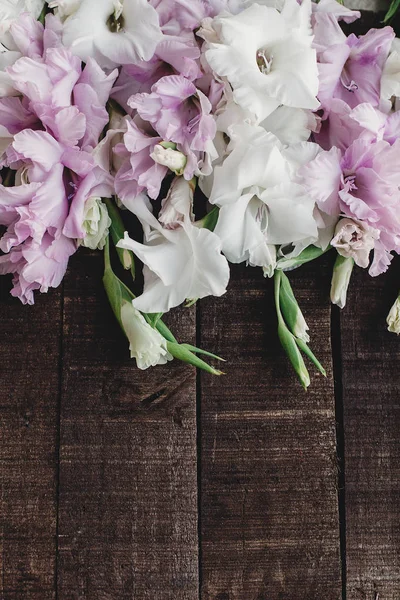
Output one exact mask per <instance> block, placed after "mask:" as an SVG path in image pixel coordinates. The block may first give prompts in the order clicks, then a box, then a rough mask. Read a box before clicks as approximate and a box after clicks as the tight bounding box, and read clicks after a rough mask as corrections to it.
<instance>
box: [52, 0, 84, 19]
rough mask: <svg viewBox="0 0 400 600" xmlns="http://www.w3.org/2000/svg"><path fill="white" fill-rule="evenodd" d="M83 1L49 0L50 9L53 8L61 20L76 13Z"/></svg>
mask: <svg viewBox="0 0 400 600" xmlns="http://www.w3.org/2000/svg"><path fill="white" fill-rule="evenodd" d="M81 2H82V0H47V4H48V5H49V8H52V9H53V10H54V11H55V13H56V15H57V16H58V17H59V18H60V19H62V20H63V19H66V18H67V17H69V16H70V15H73V14H74V12H76V11H77V10H78V8H79V6H80V4H81Z"/></svg>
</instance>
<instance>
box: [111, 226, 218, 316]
mask: <svg viewBox="0 0 400 600" xmlns="http://www.w3.org/2000/svg"><path fill="white" fill-rule="evenodd" d="M118 246H119V247H121V248H127V249H129V250H132V251H133V252H134V253H135V254H136V255H137V256H138V258H139V259H140V260H141V261H142V262H143V263H144V265H145V267H144V269H143V274H144V280H145V282H144V291H143V294H142V295H141V296H138V298H136V299H135V300H134V301H133V303H134V306H135V307H136V308H137V309H138V310H141V311H142V312H168V310H169V309H170V308H173V307H174V306H178V305H179V304H181V303H182V302H184V301H185V299H187V298H204V297H205V296H209V295H213V296H221V295H222V294H224V293H225V291H226V286H227V285H228V280H229V267H228V263H227V261H226V259H225V257H224V256H223V255H222V254H221V241H220V239H219V238H218V237H217V236H216V235H215V234H214V233H212V232H211V231H208V230H206V229H198V228H197V227H195V226H194V225H192V224H191V223H189V222H186V223H185V224H183V225H182V226H181V227H179V228H178V229H175V230H169V231H168V230H163V231H155V232H154V233H153V235H152V237H151V242H150V243H148V244H147V245H144V244H140V243H138V242H136V241H134V240H131V239H130V238H129V237H128V236H127V234H126V236H125V239H124V240H123V241H121V242H119V244H118Z"/></svg>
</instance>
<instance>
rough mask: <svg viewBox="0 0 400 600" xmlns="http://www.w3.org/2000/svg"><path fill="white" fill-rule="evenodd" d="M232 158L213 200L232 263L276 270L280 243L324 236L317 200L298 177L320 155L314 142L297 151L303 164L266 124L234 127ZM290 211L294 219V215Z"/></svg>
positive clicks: (217, 176) (217, 178) (219, 174)
mask: <svg viewBox="0 0 400 600" xmlns="http://www.w3.org/2000/svg"><path fill="white" fill-rule="evenodd" d="M231 134H232V136H233V137H232V140H231V143H230V145H229V147H228V150H230V151H231V152H230V154H229V156H228V157H227V158H226V159H225V161H224V162H223V163H222V165H220V166H216V167H215V171H214V180H213V185H212V190H211V195H210V202H211V203H212V204H216V205H218V206H219V207H220V212H219V217H218V222H217V225H216V228H215V233H216V234H217V235H218V237H220V239H221V241H222V250H223V252H224V254H225V256H226V257H227V258H228V260H229V261H231V262H234V263H240V262H243V261H248V262H249V264H250V265H252V266H260V267H263V269H264V272H265V273H266V274H268V275H271V274H272V273H273V270H274V268H275V261H276V252H275V248H274V246H275V245H281V244H294V245H295V244H296V243H302V242H303V243H304V241H305V240H307V245H309V244H310V243H314V242H316V241H317V240H318V227H317V222H316V219H315V216H314V204H315V203H314V202H313V201H312V200H310V198H309V196H308V195H307V193H306V191H305V190H304V188H303V186H301V185H299V184H297V183H294V182H293V181H292V178H293V175H294V173H295V171H296V170H297V168H298V166H299V165H300V164H301V160H302V154H304V156H305V159H306V160H310V158H311V157H313V156H315V151H316V150H315V145H314V144H307V143H304V144H299V145H298V146H296V149H293V151H292V152H293V155H294V156H296V159H297V161H298V164H295V163H294V161H293V160H292V159H291V157H290V156H286V155H285V150H284V148H283V147H282V145H281V144H279V141H278V140H277V139H276V138H275V137H274V136H273V135H271V134H269V133H267V132H265V131H264V130H263V129H262V128H261V127H252V126H249V125H242V126H237V127H235V128H232V130H231ZM288 215H290V218H288Z"/></svg>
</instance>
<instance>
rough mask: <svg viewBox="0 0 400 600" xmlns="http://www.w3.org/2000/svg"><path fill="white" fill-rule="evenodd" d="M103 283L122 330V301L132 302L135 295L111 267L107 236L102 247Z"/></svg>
mask: <svg viewBox="0 0 400 600" xmlns="http://www.w3.org/2000/svg"><path fill="white" fill-rule="evenodd" d="M103 284H104V288H105V290H106V294H107V298H108V301H109V303H110V305H111V308H112V310H113V313H114V315H115V317H116V319H117V321H118V323H119V324H120V326H121V328H122V330H123V331H124V327H123V325H122V321H121V307H122V304H123V302H132V300H133V299H134V298H135V296H134V294H133V293H132V292H131V290H130V289H129V288H128V287H127V286H126V285H125V284H124V283H123V282H122V281H121V280H120V279H119V278H118V277H117V276H116V275H115V273H114V271H113V270H112V268H111V262H110V241H109V237H108V238H107V241H106V245H105V247H104V275H103Z"/></svg>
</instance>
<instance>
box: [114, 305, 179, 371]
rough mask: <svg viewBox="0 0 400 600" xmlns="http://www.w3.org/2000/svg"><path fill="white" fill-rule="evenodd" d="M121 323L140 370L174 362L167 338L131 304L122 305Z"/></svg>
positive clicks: (132, 355)
mask: <svg viewBox="0 0 400 600" xmlns="http://www.w3.org/2000/svg"><path fill="white" fill-rule="evenodd" d="M121 323H122V327H123V329H124V331H125V334H126V336H127V338H128V340H129V349H130V352H131V358H135V359H136V364H137V366H138V368H139V369H148V367H154V366H155V365H164V364H165V363H166V362H167V361H168V360H172V356H171V354H170V353H169V352H168V350H167V341H166V340H165V338H163V336H162V335H161V334H160V333H159V332H158V331H157V330H156V329H153V327H151V326H150V325H149V324H148V323H147V322H146V320H145V318H144V317H143V315H141V314H140V312H139V311H138V310H136V308H135V307H134V306H133V305H132V304H131V303H130V302H124V303H123V304H122V307H121Z"/></svg>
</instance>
